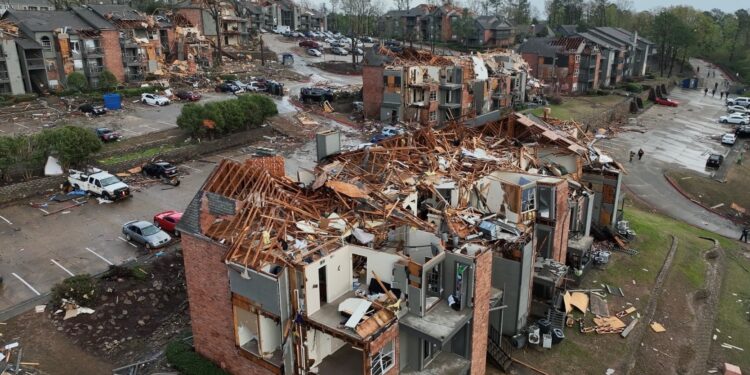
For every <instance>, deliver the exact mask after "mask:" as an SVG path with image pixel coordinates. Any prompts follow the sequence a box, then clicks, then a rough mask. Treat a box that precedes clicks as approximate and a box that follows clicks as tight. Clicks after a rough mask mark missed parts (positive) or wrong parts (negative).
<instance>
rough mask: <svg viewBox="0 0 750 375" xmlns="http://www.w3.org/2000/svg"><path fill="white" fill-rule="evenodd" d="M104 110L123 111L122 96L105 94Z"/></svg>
mask: <svg viewBox="0 0 750 375" xmlns="http://www.w3.org/2000/svg"><path fill="white" fill-rule="evenodd" d="M102 98H103V99H104V108H107V109H109V110H114V109H122V96H120V94H104V96H103V97H102Z"/></svg>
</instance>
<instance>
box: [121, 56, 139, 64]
mask: <svg viewBox="0 0 750 375" xmlns="http://www.w3.org/2000/svg"><path fill="white" fill-rule="evenodd" d="M141 60H142V59H141V57H140V56H137V55H127V54H123V55H122V62H124V63H125V64H129V65H132V64H140V63H141Z"/></svg>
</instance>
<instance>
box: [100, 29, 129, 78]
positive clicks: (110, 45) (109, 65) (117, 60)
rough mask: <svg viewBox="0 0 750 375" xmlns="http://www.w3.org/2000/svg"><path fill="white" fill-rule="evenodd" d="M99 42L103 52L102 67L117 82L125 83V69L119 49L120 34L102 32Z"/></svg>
mask: <svg viewBox="0 0 750 375" xmlns="http://www.w3.org/2000/svg"><path fill="white" fill-rule="evenodd" d="M99 42H100V43H101V46H102V49H103V50H104V67H105V68H106V69H107V70H109V71H110V72H112V74H114V75H115V77H116V78H117V80H118V81H120V82H125V69H124V67H123V66H122V50H121V49H120V32H119V31H117V30H102V32H101V38H100V40H99Z"/></svg>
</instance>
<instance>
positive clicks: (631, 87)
mask: <svg viewBox="0 0 750 375" xmlns="http://www.w3.org/2000/svg"><path fill="white" fill-rule="evenodd" d="M625 91H627V92H634V93H636V94H637V93H639V92H642V91H643V86H641V85H639V84H637V83H632V82H631V83H628V84H626V85H625Z"/></svg>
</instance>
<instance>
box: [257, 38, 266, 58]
mask: <svg viewBox="0 0 750 375" xmlns="http://www.w3.org/2000/svg"><path fill="white" fill-rule="evenodd" d="M258 39H260V65H263V66H266V54H265V52H263V34H260V35H258Z"/></svg>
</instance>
